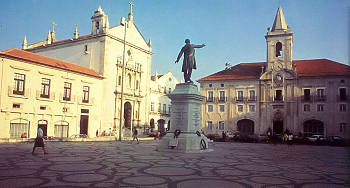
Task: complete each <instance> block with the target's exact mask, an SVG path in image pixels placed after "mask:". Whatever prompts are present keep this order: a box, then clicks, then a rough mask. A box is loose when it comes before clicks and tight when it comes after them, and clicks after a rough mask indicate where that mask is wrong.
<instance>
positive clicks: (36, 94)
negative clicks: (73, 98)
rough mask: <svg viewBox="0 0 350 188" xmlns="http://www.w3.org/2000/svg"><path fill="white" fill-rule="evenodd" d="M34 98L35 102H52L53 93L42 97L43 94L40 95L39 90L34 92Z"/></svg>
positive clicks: (53, 98)
mask: <svg viewBox="0 0 350 188" xmlns="http://www.w3.org/2000/svg"><path fill="white" fill-rule="evenodd" d="M35 98H36V99H37V100H47V101H53V100H55V92H50V93H49V94H48V95H44V94H42V93H41V91H40V90H36V92H35Z"/></svg>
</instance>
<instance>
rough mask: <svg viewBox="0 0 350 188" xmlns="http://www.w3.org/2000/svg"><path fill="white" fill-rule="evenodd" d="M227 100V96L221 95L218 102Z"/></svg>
mask: <svg viewBox="0 0 350 188" xmlns="http://www.w3.org/2000/svg"><path fill="white" fill-rule="evenodd" d="M226 101H227V97H219V98H217V102H218V103H223V102H226Z"/></svg>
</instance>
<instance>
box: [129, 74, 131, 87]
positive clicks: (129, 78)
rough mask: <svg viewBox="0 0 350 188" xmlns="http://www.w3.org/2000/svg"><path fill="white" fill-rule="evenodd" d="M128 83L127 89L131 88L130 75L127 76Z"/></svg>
mask: <svg viewBox="0 0 350 188" xmlns="http://www.w3.org/2000/svg"><path fill="white" fill-rule="evenodd" d="M128 81H129V82H128V83H129V85H128V86H129V88H131V74H128Z"/></svg>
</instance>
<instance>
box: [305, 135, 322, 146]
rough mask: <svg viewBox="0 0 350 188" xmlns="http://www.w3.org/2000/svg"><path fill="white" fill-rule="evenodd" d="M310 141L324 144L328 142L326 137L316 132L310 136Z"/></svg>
mask: <svg viewBox="0 0 350 188" xmlns="http://www.w3.org/2000/svg"><path fill="white" fill-rule="evenodd" d="M308 140H309V142H310V143H313V144H324V143H325V142H326V138H325V137H324V136H323V135H319V134H315V135H312V136H311V137H308Z"/></svg>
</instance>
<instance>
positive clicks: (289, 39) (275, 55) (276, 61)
mask: <svg viewBox="0 0 350 188" xmlns="http://www.w3.org/2000/svg"><path fill="white" fill-rule="evenodd" d="M267 30H268V31H267V34H266V35H265V39H266V46H267V49H266V50H267V57H266V58H267V60H266V62H267V71H271V70H272V71H282V70H284V69H288V70H292V52H293V50H292V49H293V33H292V31H291V29H290V27H289V26H288V25H287V24H286V21H285V19H284V15H283V12H282V8H281V7H279V8H278V10H277V13H276V17H275V21H274V22H273V26H272V28H270V27H269V28H268V29H267Z"/></svg>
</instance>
